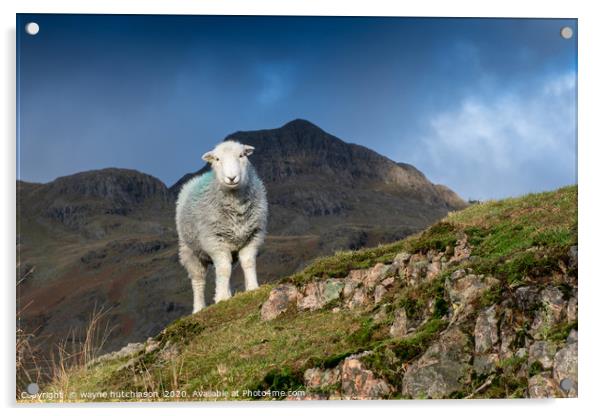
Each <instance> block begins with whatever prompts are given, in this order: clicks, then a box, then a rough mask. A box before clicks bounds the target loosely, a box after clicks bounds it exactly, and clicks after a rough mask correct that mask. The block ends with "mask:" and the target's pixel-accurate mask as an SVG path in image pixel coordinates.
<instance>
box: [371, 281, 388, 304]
mask: <svg viewBox="0 0 602 416" xmlns="http://www.w3.org/2000/svg"><path fill="white" fill-rule="evenodd" d="M386 294H387V289H386V288H385V287H384V286H383V285H378V286H376V289H374V303H380V301H381V300H382V299H383V296H385V295H386Z"/></svg>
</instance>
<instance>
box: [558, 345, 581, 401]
mask: <svg viewBox="0 0 602 416" xmlns="http://www.w3.org/2000/svg"><path fill="white" fill-rule="evenodd" d="M552 375H553V376H554V380H555V381H556V382H557V383H558V385H559V386H560V388H561V389H562V390H563V391H564V392H565V394H566V395H567V396H568V397H577V386H578V380H577V375H578V374H577V342H574V343H571V344H568V345H567V346H566V347H564V348H562V349H560V350H559V351H558V352H557V353H556V355H555V357H554V369H553V371H552Z"/></svg>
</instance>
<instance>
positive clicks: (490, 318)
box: [474, 305, 499, 354]
mask: <svg viewBox="0 0 602 416" xmlns="http://www.w3.org/2000/svg"><path fill="white" fill-rule="evenodd" d="M496 310H497V309H496V305H493V306H491V307H489V308H487V309H485V310H484V311H482V312H481V313H480V314H479V316H478V317H477V322H476V324H475V329H474V342H475V351H476V352H477V353H478V354H482V353H486V352H489V351H491V349H492V348H493V346H494V345H495V344H497V342H498V339H499V338H498V331H497V319H496V317H495V314H496Z"/></svg>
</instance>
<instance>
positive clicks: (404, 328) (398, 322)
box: [389, 308, 408, 338]
mask: <svg viewBox="0 0 602 416" xmlns="http://www.w3.org/2000/svg"><path fill="white" fill-rule="evenodd" d="M407 333H408V317H407V315H406V310H405V309H404V308H400V309H397V310H396V311H395V320H394V321H393V325H391V328H390V329H389V334H391V336H392V337H393V338H403V337H404V336H405V335H406V334H407Z"/></svg>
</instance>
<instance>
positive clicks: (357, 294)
mask: <svg viewBox="0 0 602 416" xmlns="http://www.w3.org/2000/svg"><path fill="white" fill-rule="evenodd" d="M368 300H369V298H368V291H367V289H366V288H365V287H363V286H360V287H358V288H356V289H355V291H354V292H353V296H352V297H351V299H349V302H347V307H348V308H349V309H356V308H360V307H362V306H365V305H366V304H367V303H368Z"/></svg>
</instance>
